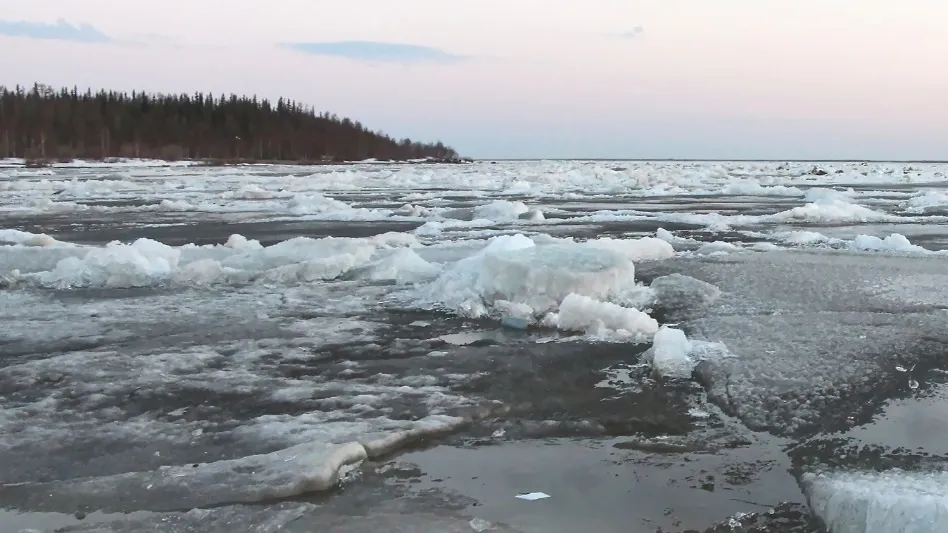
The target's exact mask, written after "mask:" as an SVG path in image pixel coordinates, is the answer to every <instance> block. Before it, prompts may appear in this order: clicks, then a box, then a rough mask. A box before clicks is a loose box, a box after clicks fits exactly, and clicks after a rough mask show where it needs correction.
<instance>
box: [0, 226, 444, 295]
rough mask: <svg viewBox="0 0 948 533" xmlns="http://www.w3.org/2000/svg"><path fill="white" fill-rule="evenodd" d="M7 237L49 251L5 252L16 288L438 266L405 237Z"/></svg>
mask: <svg viewBox="0 0 948 533" xmlns="http://www.w3.org/2000/svg"><path fill="white" fill-rule="evenodd" d="M4 236H6V238H8V239H11V240H12V239H16V240H17V242H19V243H21V244H20V245H21V246H26V245H32V244H33V243H38V245H40V246H46V247H53V249H52V250H50V251H49V252H48V253H46V252H38V251H33V250H30V249H28V248H22V249H19V250H17V249H11V248H8V249H7V251H6V253H5V254H4V255H3V257H2V258H0V269H3V270H0V276H4V277H5V278H7V279H9V280H10V281H9V282H13V283H25V284H32V285H37V286H41V287H49V288H58V289H68V288H82V287H100V288H129V287H147V286H155V285H161V284H168V283H173V284H204V285H206V284H211V283H218V282H223V283H228V282H230V283H247V282H251V281H257V282H264V283H267V282H275V283H298V282H306V281H314V280H331V279H336V278H339V277H340V276H343V275H345V274H348V273H353V275H355V276H362V277H365V278H367V279H371V280H393V281H396V282H398V283H414V282H418V281H421V280H423V279H427V278H430V277H433V276H435V275H436V274H437V273H438V272H440V267H439V266H437V265H433V264H430V263H429V262H427V261H425V260H424V259H422V258H420V257H419V256H418V255H417V254H415V253H414V252H412V251H411V250H409V249H407V248H408V247H412V246H419V243H418V241H417V240H416V239H415V238H414V237H413V236H411V235H409V234H405V233H386V234H382V235H378V236H374V237H367V238H333V237H326V238H322V239H312V238H308V237H296V238H293V239H289V240H287V241H283V242H280V243H277V244H274V245H271V246H267V247H264V246H261V245H260V243H259V242H257V241H256V240H251V239H247V238H245V237H243V236H241V235H236V234H235V235H231V236H230V237H229V238H228V239H227V241H226V242H225V243H223V244H222V245H217V246H193V245H186V246H179V247H175V246H168V245H166V244H163V243H160V242H157V241H154V240H151V239H146V238H141V239H137V240H135V241H134V242H132V243H130V244H125V243H121V242H112V243H109V244H107V245H105V246H71V247H70V246H68V244H67V243H60V242H59V241H55V240H54V239H50V238H49V237H47V236H45V235H33V234H28V233H25V232H8V233H2V234H0V237H4ZM23 243H25V244H23ZM4 270H5V271H4Z"/></svg>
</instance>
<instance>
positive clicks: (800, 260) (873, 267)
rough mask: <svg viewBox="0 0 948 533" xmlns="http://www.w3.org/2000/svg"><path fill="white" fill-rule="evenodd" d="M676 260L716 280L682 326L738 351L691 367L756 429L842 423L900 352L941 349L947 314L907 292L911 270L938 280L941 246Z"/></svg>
mask: <svg viewBox="0 0 948 533" xmlns="http://www.w3.org/2000/svg"><path fill="white" fill-rule="evenodd" d="M676 266H677V267H678V270H679V271H680V272H683V273H685V274H693V275H695V276H697V275H700V276H701V277H702V278H703V279H704V280H706V281H707V282H709V283H712V284H714V285H716V286H718V287H719V288H720V289H721V296H720V297H719V298H718V299H717V301H715V302H714V303H713V304H712V305H711V306H710V307H708V308H707V309H706V310H705V311H704V312H703V313H702V314H700V315H697V316H695V315H692V316H690V317H688V316H686V317H682V318H684V320H681V321H680V322H681V328H682V329H683V330H685V331H689V332H690V333H691V334H692V336H693V337H696V338H703V339H712V340H715V341H720V342H723V343H724V344H726V345H727V347H728V348H729V350H730V352H732V353H733V354H735V355H736V356H737V357H735V358H713V359H711V360H709V361H707V364H701V365H699V367H698V369H697V370H698V373H699V376H700V379H701V381H702V383H703V384H704V385H705V387H706V388H707V389H708V391H709V396H710V397H711V399H712V400H713V401H715V402H716V403H718V405H720V406H721V407H722V408H724V409H725V410H728V411H729V412H731V413H732V414H734V415H736V416H738V417H739V418H740V419H741V420H742V421H743V422H744V423H745V424H746V425H748V426H749V427H751V428H753V429H758V430H762V429H766V430H768V431H770V432H773V433H777V434H782V435H796V434H801V433H806V432H812V431H816V430H817V429H819V428H821V427H823V424H830V423H845V421H846V417H847V416H849V414H852V413H853V411H852V410H853V409H870V408H872V405H874V404H873V403H871V401H870V400H869V399H870V398H875V397H876V395H880V396H881V395H885V394H886V389H885V388H884V387H881V388H880V387H879V382H880V381H881V380H884V377H883V376H884V374H883V373H884V372H889V370H888V369H891V368H893V367H894V366H895V365H896V363H897V362H898V363H902V364H911V363H914V362H916V361H919V360H928V359H931V358H940V357H941V355H942V354H943V352H944V350H943V344H942V342H944V331H945V326H946V321H948V316H946V314H945V313H944V312H943V311H941V310H940V309H939V308H938V307H931V306H927V305H926V304H924V303H919V302H918V301H916V300H915V295H916V293H920V292H926V291H924V290H922V291H918V290H916V289H913V290H911V291H906V290H905V289H904V288H906V287H912V286H913V285H915V284H916V282H915V280H916V279H919V278H920V277H921V279H928V280H930V281H929V282H926V285H925V286H926V287H937V286H938V285H939V284H940V283H941V282H939V281H937V277H938V276H941V275H942V273H943V270H944V264H943V259H941V258H929V257H912V258H908V257H898V256H885V255H875V254H873V255H868V254H866V255H864V254H838V253H806V252H799V251H793V252H788V251H779V252H771V253H768V254H741V255H740V257H739V258H732V259H729V260H728V261H727V262H715V261H713V260H707V259H698V258H694V259H692V260H680V261H677V262H676ZM892 287H898V289H897V290H887V289H889V288H892ZM938 293H939V294H941V295H942V298H941V301H942V302H943V300H944V298H943V296H944V295H943V291H938ZM934 300H937V298H927V301H934ZM854 397H859V398H861V400H860V402H858V403H857V404H853V403H852V398H854ZM847 413H848V414H847ZM837 417H840V418H842V421H837V420H836V418H837Z"/></svg>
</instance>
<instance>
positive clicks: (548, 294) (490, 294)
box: [420, 234, 674, 334]
mask: <svg viewBox="0 0 948 533" xmlns="http://www.w3.org/2000/svg"><path fill="white" fill-rule="evenodd" d="M673 255H674V250H673V249H672V247H671V246H670V245H669V244H668V243H666V242H664V241H662V240H659V239H654V238H644V239H631V240H616V239H610V238H604V239H597V240H590V241H586V242H583V243H574V242H569V241H565V240H556V239H550V240H542V239H541V240H540V243H537V242H535V241H534V240H533V239H530V238H528V237H526V236H524V235H522V234H516V235H512V236H507V235H505V236H500V237H496V238H494V239H491V240H490V241H489V243H488V244H487V246H485V247H484V248H483V249H481V250H480V251H478V252H476V253H474V254H473V255H471V256H469V257H466V258H463V259H461V260H459V261H457V262H455V263H453V264H450V265H448V266H447V267H446V269H445V270H444V272H443V273H442V274H441V275H440V276H439V277H438V278H437V279H435V280H434V281H433V282H431V283H430V284H428V285H427V286H425V287H424V288H423V289H422V290H421V291H420V300H421V302H424V303H427V304H428V305H433V306H435V307H439V308H442V309H445V310H448V311H451V312H454V313H457V314H459V315H462V316H467V317H483V316H490V315H494V316H497V315H501V316H497V317H498V318H502V316H511V313H512V311H511V310H512V309H515V311H513V313H514V314H515V315H516V316H517V317H518V318H528V317H530V318H534V319H538V318H541V317H543V316H544V315H546V314H548V313H554V314H555V316H550V317H548V318H547V320H546V322H547V323H548V324H550V325H556V326H559V327H563V328H564V329H570V330H572V329H589V328H592V327H594V326H597V325H600V324H601V325H603V326H605V327H606V328H607V329H612V330H616V329H621V330H626V331H630V332H631V333H632V334H636V333H639V332H642V333H651V332H654V325H653V322H654V321H650V320H651V319H648V320H645V319H643V317H642V316H640V315H642V313H640V312H639V311H638V310H636V309H630V308H625V307H621V306H620V305H617V304H616V303H614V302H612V300H614V299H615V300H621V298H622V295H623V294H625V293H627V292H628V291H629V290H630V289H633V288H634V287H635V261H637V260H657V259H663V258H669V257H672V256H673ZM564 305H565V307H566V308H565V309H563V306H564ZM557 313H558V314H557ZM589 313H596V314H595V315H594V316H593V315H590V314H589ZM583 314H585V316H580V315H583Z"/></svg>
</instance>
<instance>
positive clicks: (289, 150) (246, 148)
mask: <svg viewBox="0 0 948 533" xmlns="http://www.w3.org/2000/svg"><path fill="white" fill-rule="evenodd" d="M3 157H19V158H24V159H27V160H35V161H49V160H69V159H107V158H115V157H127V158H154V159H164V160H169V161H173V160H181V159H192V160H209V161H222V162H228V161H299V162H331V161H360V160H363V159H370V158H376V159H380V160H399V161H404V160H409V159H436V160H452V161H453V160H457V159H458V154H457V152H455V151H454V150H453V149H451V148H450V147H447V146H445V145H443V144H442V143H441V142H436V143H419V142H414V141H412V140H411V139H401V140H396V139H394V138H392V137H390V136H388V135H386V134H384V133H381V132H376V131H371V130H369V129H367V128H366V127H365V126H363V125H362V124H360V123H359V122H356V121H353V120H350V119H348V118H340V117H338V116H336V115H334V114H330V113H317V112H316V111H315V110H314V109H313V108H311V107H308V106H305V105H303V104H301V103H299V102H295V101H292V100H287V99H283V98H280V99H279V100H277V101H276V102H275V103H274V102H271V101H269V100H267V99H259V98H257V97H256V96H253V97H246V96H237V95H235V94H231V95H229V96H225V95H220V96H213V95H211V94H201V93H195V94H193V95H188V94H176V95H165V94H148V93H145V92H132V93H131V94H128V93H123V92H115V91H99V92H97V93H93V92H92V91H91V90H87V91H86V92H84V93H81V92H79V90H78V89H76V88H73V89H66V88H64V89H60V90H58V91H56V90H54V89H52V88H50V87H49V86H45V85H42V84H36V85H34V86H33V87H32V89H25V88H23V87H19V86H17V87H16V88H14V89H12V90H11V89H8V88H6V87H2V86H0V158H3Z"/></svg>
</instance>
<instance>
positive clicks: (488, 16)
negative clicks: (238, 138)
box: [0, 0, 948, 159]
mask: <svg viewBox="0 0 948 533" xmlns="http://www.w3.org/2000/svg"><path fill="white" fill-rule="evenodd" d="M0 1H2V2H3V3H4V4H6V5H4V6H3V8H2V9H0V19H2V23H13V22H19V21H26V22H31V23H47V24H54V23H56V21H57V20H58V19H64V20H65V21H67V22H68V23H70V24H74V25H78V24H81V23H85V24H89V25H91V26H93V27H95V28H96V29H97V30H99V31H100V32H102V33H104V34H105V35H107V36H109V37H111V38H112V39H113V41H112V42H108V43H104V44H88V43H77V42H71V41H68V40H50V39H33V38H28V37H4V36H0V57H3V58H4V60H3V68H2V69H0V83H2V84H6V85H13V84H16V83H21V84H31V83H32V82H33V81H41V82H45V83H49V84H52V85H63V84H65V85H70V86H71V85H79V86H80V87H86V86H92V87H109V88H118V89H133V88H143V89H147V90H154V91H166V92H170V91H175V92H176V91H187V92H194V91H196V90H203V91H208V90H211V91H214V92H215V93H219V92H222V91H223V92H228V93H229V92H238V93H256V94H258V95H261V96H268V97H277V96H281V95H282V96H288V97H291V98H295V99H298V100H301V101H305V102H308V103H311V104H313V105H315V106H317V107H318V108H321V109H326V110H330V111H333V112H336V113H338V114H340V115H346V116H351V117H353V118H355V119H357V120H360V121H362V122H363V123H365V124H367V125H369V126H370V127H374V128H381V129H383V130H385V131H387V132H389V133H391V134H392V135H396V136H399V137H402V136H410V137H412V138H417V139H419V140H420V139H434V138H440V139H442V140H444V141H445V142H447V143H448V144H451V145H453V146H455V147H456V148H458V149H459V151H460V152H461V153H462V154H466V155H471V156H474V157H517V156H521V157H695V158H729V157H735V158H755V157H760V158H770V157H775V158H808V157H813V158H833V157H839V158H942V159H945V158H948V96H946V95H948V68H945V66H944V65H945V62H946V59H945V58H946V57H948V32H946V30H945V29H944V28H943V26H944V24H945V21H948V1H945V0H899V1H895V0H582V1H580V0H451V1H446V0H399V1H397V2H395V1H391V0H347V1H346V2H342V1H332V2H329V1H315V0H267V1H265V2H264V1H259V2H251V1H249V0H227V1H225V0H200V1H188V2H185V1H184V0H164V1H163V2H160V3H156V2H153V1H148V2H146V1H142V0H127V1H125V2H116V1H114V0H84V1H82V2H78V1H75V0H30V1H29V2H26V1H15V0H0ZM2 23H0V29H3V28H7V30H8V31H7V33H10V31H9V28H10V25H9V24H7V26H3V25H2ZM636 28H641V31H635V29H636ZM0 33H3V32H0ZM628 33H632V34H633V35H632V36H631V37H630V36H626V35H625V34H628ZM334 41H375V42H383V43H402V44H414V45H423V46H427V47H433V48H436V49H439V50H441V51H444V52H446V53H449V54H453V55H459V56H465V59H463V60H460V61H454V62H415V63H411V64H405V63H385V62H365V61H359V60H353V59H348V58H344V57H328V56H322V55H312V54H304V53H302V52H299V51H295V50H292V49H288V48H286V47H281V44H284V43H295V42H334Z"/></svg>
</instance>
